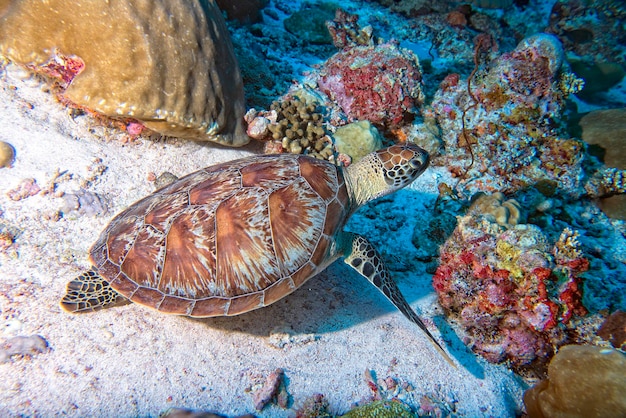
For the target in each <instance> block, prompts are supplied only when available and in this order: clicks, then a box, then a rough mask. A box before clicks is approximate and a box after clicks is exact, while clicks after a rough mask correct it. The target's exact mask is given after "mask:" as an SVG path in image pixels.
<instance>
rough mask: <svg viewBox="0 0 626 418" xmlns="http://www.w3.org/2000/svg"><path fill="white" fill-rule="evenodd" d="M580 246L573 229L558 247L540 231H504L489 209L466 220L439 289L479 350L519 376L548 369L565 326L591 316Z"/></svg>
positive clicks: (445, 254) (445, 253)
mask: <svg viewBox="0 0 626 418" xmlns="http://www.w3.org/2000/svg"><path fill="white" fill-rule="evenodd" d="M479 203H480V201H479ZM576 238H577V234H576V233H575V232H574V231H571V230H568V229H566V230H565V231H563V233H562V234H561V236H560V237H559V239H558V240H557V242H556V243H555V244H554V245H553V246H551V245H550V244H549V242H548V238H547V237H546V236H545V235H544V234H543V232H542V231H541V229H539V228H538V227H537V226H535V225H530V224H518V225H511V224H505V225H499V224H498V223H497V222H496V220H495V218H494V216H493V215H492V214H491V213H489V211H487V212H485V211H484V210H483V209H477V208H470V209H469V211H468V214H467V215H466V216H463V217H461V218H459V223H458V225H457V227H456V229H455V230H454V232H453V234H452V235H451V236H450V238H449V239H448V240H447V241H446V242H445V244H444V245H443V246H442V247H441V249H440V251H441V255H440V265H439V267H438V268H437V271H436V272H435V274H434V276H433V286H434V288H435V291H436V292H437V295H438V296H439V302H440V303H441V305H442V307H443V308H444V309H445V311H446V313H447V314H448V315H450V316H452V317H453V318H455V319H456V320H458V321H459V323H460V325H461V326H462V327H463V328H464V329H465V332H466V335H467V336H466V338H465V343H466V344H468V345H469V346H470V347H471V348H472V350H474V351H475V352H477V353H479V354H480V355H482V356H483V357H484V358H486V359H487V360H488V361H490V362H493V363H499V362H502V361H505V360H508V361H509V362H510V364H511V365H512V366H513V367H515V368H518V367H523V366H528V365H531V364H534V363H537V362H539V363H541V362H542V361H545V360H546V359H548V358H549V357H550V355H551V353H552V347H553V346H559V345H562V344H564V343H565V342H566V341H567V335H566V333H565V327H564V325H565V324H568V323H569V321H570V319H571V318H572V316H573V315H577V316H582V315H585V314H586V313H587V311H586V309H585V307H584V306H583V305H582V290H581V288H582V286H581V285H582V278H581V276H580V275H581V273H583V272H585V271H586V270H587V269H588V268H589V261H588V260H587V259H586V258H584V257H583V255H582V253H581V251H580V248H579V243H578V241H577V239H576ZM538 365H539V366H540V364H538Z"/></svg>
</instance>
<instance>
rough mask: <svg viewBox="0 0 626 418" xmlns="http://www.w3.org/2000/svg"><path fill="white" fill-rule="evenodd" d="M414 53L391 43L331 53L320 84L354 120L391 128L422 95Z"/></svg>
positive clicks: (407, 116) (412, 109)
mask: <svg viewBox="0 0 626 418" xmlns="http://www.w3.org/2000/svg"><path fill="white" fill-rule="evenodd" d="M421 80H422V73H421V68H420V65H419V62H418V59H417V56H415V54H413V53H412V52H410V51H408V50H405V49H401V48H398V47H397V46H396V45H394V44H392V43H385V44H381V45H376V46H356V47H354V48H349V49H346V50H343V51H341V52H338V53H337V54H335V55H333V56H332V57H331V58H330V59H328V61H326V63H325V64H324V67H323V68H322V70H321V73H320V77H319V86H320V88H321V90H322V91H323V92H324V93H326V94H327V95H328V96H330V98H331V99H332V100H334V101H336V102H337V104H338V105H339V106H340V107H341V109H342V110H343V111H344V112H345V113H346V115H348V118H349V119H350V120H351V121H353V120H369V121H370V122H372V123H374V124H377V125H380V126H383V127H386V128H394V127H398V126H400V125H402V124H403V122H405V121H406V120H408V119H410V118H411V115H412V114H414V113H416V112H417V106H419V105H420V104H421V103H422V102H423V100H424V98H423V95H422V90H421V86H420V84H421Z"/></svg>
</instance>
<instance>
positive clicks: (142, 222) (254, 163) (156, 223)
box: [61, 143, 453, 364]
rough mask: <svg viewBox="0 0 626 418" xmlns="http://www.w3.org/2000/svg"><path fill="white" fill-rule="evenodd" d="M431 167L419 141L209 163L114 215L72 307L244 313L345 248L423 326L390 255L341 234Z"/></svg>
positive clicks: (68, 306) (352, 262)
mask: <svg viewBox="0 0 626 418" xmlns="http://www.w3.org/2000/svg"><path fill="white" fill-rule="evenodd" d="M427 166H428V154H427V153H426V152H425V151H424V150H422V149H421V148H419V147H417V146H416V145H414V144H411V143H405V144H402V145H394V146H391V147H389V148H385V149H382V150H380V151H377V152H374V153H371V154H369V155H367V156H366V157H364V158H363V159H361V160H360V161H358V162H356V163H355V164H352V165H351V166H349V167H348V168H346V169H342V168H339V167H336V166H335V165H333V164H330V163H328V162H326V161H322V160H317V159H314V158H311V157H307V156H303V155H294V154H279V155H259V156H253V157H249V158H244V159H240V160H235V161H230V162H227V163H223V164H219V165H215V166H212V167H208V168H205V169H203V170H200V171H197V172H195V173H192V174H189V175H188V176H186V177H183V178H181V179H179V180H178V181H176V182H174V183H172V184H170V185H169V186H166V187H164V188H162V189H160V190H158V191H157V192H155V193H154V194H152V195H150V196H148V197H146V198H144V199H142V200H140V201H138V202H136V203H135V204H133V205H132V206H130V207H129V208H128V209H126V210H125V211H123V212H122V213H120V214H119V215H117V216H116V217H115V218H114V219H113V220H112V221H111V223H110V224H109V225H108V226H107V228H106V229H105V230H104V232H103V233H102V234H101V236H100V238H99V239H98V241H97V242H96V243H95V244H94V245H93V247H92V249H91V254H90V258H91V263H92V265H93V266H94V267H93V268H92V269H91V270H89V271H87V272H85V273H83V274H82V275H80V276H79V277H77V278H76V279H74V280H72V281H71V282H70V283H68V285H67V293H66V295H65V296H64V297H63V299H62V301H61V306H62V307H63V309H65V310H66V311H69V312H82V311H91V310H94V309H98V308H101V307H103V306H106V305H110V304H113V303H114V302H116V301H117V299H118V298H119V297H123V298H126V299H128V300H130V301H131V302H134V303H137V304H140V305H145V306H148V307H150V308H153V309H156V310H157V311H160V312H163V313H168V314H177V315H185V316H191V317H199V318H203V317H213V316H231V315H238V314H241V313H244V312H248V311H251V310H253V309H257V308H261V307H264V306H267V305H269V304H271V303H274V302H276V301H277V300H279V299H281V298H283V297H285V296H287V295H288V294H290V293H292V292H293V291H294V290H296V289H297V288H298V287H300V286H301V285H302V284H303V283H304V282H305V281H306V280H308V279H309V278H311V277H313V276H314V275H316V274H317V273H319V272H321V271H322V270H324V269H325V268H326V267H328V265H330V264H331V263H332V262H334V261H335V260H336V259H338V258H340V257H344V259H345V262H346V263H347V264H348V265H349V266H351V267H353V268H354V269H355V270H356V271H357V272H359V273H360V274H361V275H362V276H364V277H365V278H367V279H368V280H369V281H370V282H371V283H373V284H374V285H375V286H376V287H377V288H378V289H380V290H381V291H382V292H383V294H384V295H385V296H386V297H387V298H388V299H389V300H390V301H391V302H392V303H393V304H394V305H395V306H396V307H398V309H400V311H401V312H402V313H403V314H404V315H405V316H406V317H407V318H408V319H409V320H411V321H412V322H414V323H416V324H417V325H418V326H419V327H420V328H421V329H422V330H423V331H424V332H426V334H427V335H428V337H429V338H430V340H431V341H432V342H433V343H434V345H435V347H436V348H437V349H438V350H439V351H440V352H441V353H442V354H443V355H444V357H445V358H446V360H448V361H449V362H450V363H451V364H453V363H452V361H451V360H450V358H449V357H448V356H447V354H446V353H445V351H443V349H442V348H441V346H440V345H439V344H438V343H437V341H436V340H435V339H434V337H433V336H432V335H431V334H430V332H429V331H428V329H427V328H426V326H425V325H424V324H423V322H422V321H421V320H420V319H419V317H418V316H417V314H416V313H415V312H414V311H413V309H412V308H411V307H410V305H409V304H408V303H407V302H406V300H405V299H404V297H403V296H402V294H401V293H400V291H399V289H398V287H397V286H396V284H395V282H394V281H393V279H392V278H391V275H390V274H389V271H388V270H387V268H386V267H385V265H384V263H383V261H382V258H381V257H380V255H379V254H378V252H377V251H376V250H375V249H374V247H373V246H372V245H371V244H370V243H369V242H368V241H367V240H366V239H365V238H363V237H361V236H360V235H357V234H353V233H349V232H345V231H344V230H343V227H344V225H345V223H346V221H347V220H348V218H349V216H350V215H351V214H352V213H353V212H354V211H355V210H356V209H358V208H359V207H360V206H361V205H363V204H364V203H366V202H368V201H370V200H372V199H375V198H377V197H380V196H383V195H386V194H389V193H392V192H394V191H396V190H399V189H401V188H403V187H405V186H406V185H408V184H410V183H411V182H412V181H413V180H414V179H415V178H417V177H418V176H419V175H420V174H421V173H422V172H423V171H424V170H425V169H426V167H427Z"/></svg>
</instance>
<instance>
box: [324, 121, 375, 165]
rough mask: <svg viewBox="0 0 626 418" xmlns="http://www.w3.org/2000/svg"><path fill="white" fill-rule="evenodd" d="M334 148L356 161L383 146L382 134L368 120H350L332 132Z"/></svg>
mask: <svg viewBox="0 0 626 418" xmlns="http://www.w3.org/2000/svg"><path fill="white" fill-rule="evenodd" d="M333 139H334V142H335V148H336V149H337V151H338V152H340V153H342V154H347V155H349V156H350V157H351V158H352V161H358V160H360V159H361V158H363V157H364V156H366V155H367V154H369V153H370V152H374V151H376V150H379V149H380V148H382V146H383V140H382V136H381V135H380V133H379V132H378V129H376V127H375V126H374V125H372V124H371V123H370V122H369V121H367V120H363V121H360V122H352V123H349V124H347V125H344V126H342V127H340V128H337V130H336V131H335V133H334V134H333Z"/></svg>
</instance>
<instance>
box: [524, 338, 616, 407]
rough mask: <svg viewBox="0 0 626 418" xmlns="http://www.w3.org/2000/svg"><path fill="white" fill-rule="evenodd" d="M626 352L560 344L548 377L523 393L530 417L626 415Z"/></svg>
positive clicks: (549, 368)
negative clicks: (625, 353)
mask: <svg viewBox="0 0 626 418" xmlns="http://www.w3.org/2000/svg"><path fill="white" fill-rule="evenodd" d="M624 394H626V356H624V354H622V353H620V352H619V351H617V350H612V349H607V348H601V347H595V346H590V345H567V346H564V347H561V349H560V350H559V352H558V353H557V354H556V356H554V358H553V359H552V361H551V362H550V366H548V379H547V380H545V381H542V382H540V383H539V384H537V385H535V386H533V387H532V388H530V389H528V390H527V391H526V393H524V404H525V405H526V411H527V413H528V416H529V417H530V418H561V417H563V418H565V417H567V418H575V417H581V418H582V417H585V418H593V417H624V416H626V396H624Z"/></svg>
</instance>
